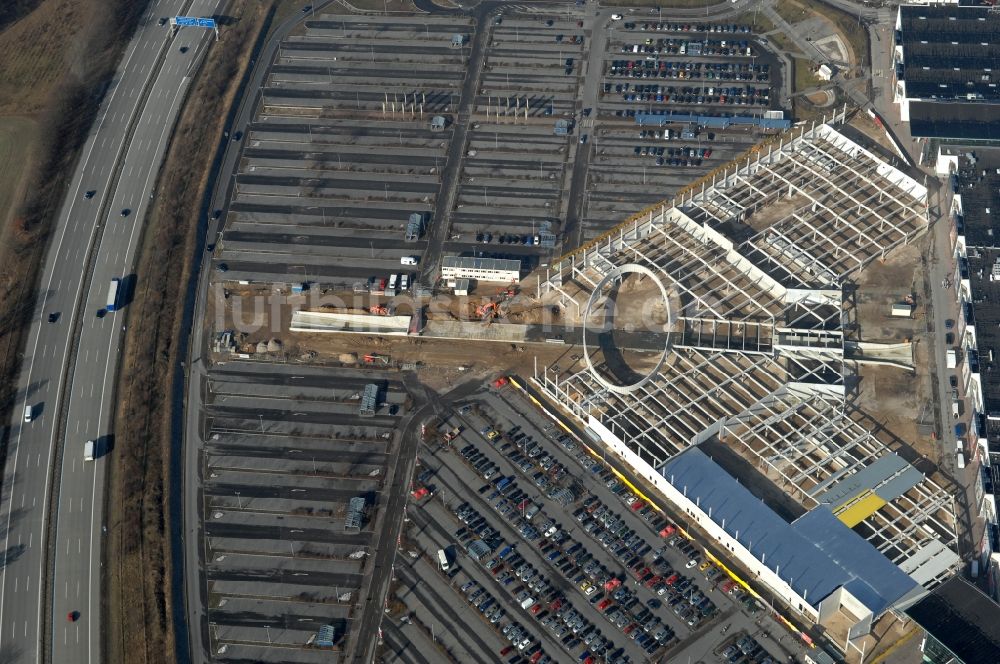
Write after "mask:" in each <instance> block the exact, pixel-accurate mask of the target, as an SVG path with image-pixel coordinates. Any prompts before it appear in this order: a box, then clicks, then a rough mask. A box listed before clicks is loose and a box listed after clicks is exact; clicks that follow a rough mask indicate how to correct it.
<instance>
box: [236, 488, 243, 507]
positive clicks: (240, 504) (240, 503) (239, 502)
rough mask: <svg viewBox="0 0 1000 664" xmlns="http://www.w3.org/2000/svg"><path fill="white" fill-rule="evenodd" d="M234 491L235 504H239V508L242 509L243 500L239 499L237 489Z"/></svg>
mask: <svg viewBox="0 0 1000 664" xmlns="http://www.w3.org/2000/svg"><path fill="white" fill-rule="evenodd" d="M234 493H235V494H236V504H237V505H239V506H240V510H242V509H243V501H242V500H241V499H240V492H239V491H235V492H234Z"/></svg>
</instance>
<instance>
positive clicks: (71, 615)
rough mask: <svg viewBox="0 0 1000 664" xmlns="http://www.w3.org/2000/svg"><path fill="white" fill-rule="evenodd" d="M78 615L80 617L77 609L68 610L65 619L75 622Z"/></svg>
mask: <svg viewBox="0 0 1000 664" xmlns="http://www.w3.org/2000/svg"><path fill="white" fill-rule="evenodd" d="M79 617H80V612H79V611H70V612H69V613H67V614H66V620H68V621H70V622H76V621H77V619H78V618H79Z"/></svg>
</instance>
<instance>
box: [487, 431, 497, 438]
mask: <svg viewBox="0 0 1000 664" xmlns="http://www.w3.org/2000/svg"><path fill="white" fill-rule="evenodd" d="M499 437H500V432H499V431H490V432H489V433H488V434H486V438H488V439H489V440H496V439H497V438H499Z"/></svg>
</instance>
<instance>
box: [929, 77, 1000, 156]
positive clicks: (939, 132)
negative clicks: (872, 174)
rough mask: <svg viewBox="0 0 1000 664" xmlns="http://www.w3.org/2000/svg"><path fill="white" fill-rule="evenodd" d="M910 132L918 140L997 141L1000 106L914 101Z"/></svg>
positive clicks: (999, 128)
mask: <svg viewBox="0 0 1000 664" xmlns="http://www.w3.org/2000/svg"><path fill="white" fill-rule="evenodd" d="M998 68H1000V63H998ZM910 133H911V134H912V135H913V136H914V137H915V138H944V139H971V140H976V141H997V140H1000V104H987V103H984V102H970V103H961V102H948V103H942V102H933V101H931V102H924V101H911V102H910Z"/></svg>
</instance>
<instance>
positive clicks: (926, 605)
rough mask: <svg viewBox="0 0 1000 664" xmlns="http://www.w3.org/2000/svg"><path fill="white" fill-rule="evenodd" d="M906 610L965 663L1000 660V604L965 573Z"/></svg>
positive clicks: (981, 663) (994, 663)
mask: <svg viewBox="0 0 1000 664" xmlns="http://www.w3.org/2000/svg"><path fill="white" fill-rule="evenodd" d="M906 614H907V615H908V616H910V617H911V618H913V620H915V621H916V622H917V624H918V625H920V626H921V627H923V628H924V630H926V631H927V633H928V634H930V635H931V636H933V637H934V638H935V639H937V640H938V641H939V642H940V643H941V644H942V645H944V646H945V647H946V648H948V650H950V651H951V652H952V653H953V654H954V655H955V656H956V657H958V658H959V660H961V662H963V663H964V664H997V662H1000V605H997V604H996V603H995V602H994V601H993V600H991V599H990V598H989V597H987V596H986V595H984V594H983V593H982V592H980V591H979V589H978V588H976V587H975V586H973V585H971V584H970V583H968V582H966V581H965V580H964V579H962V578H961V577H957V576H956V577H953V578H951V579H949V580H947V581H945V582H944V583H942V584H941V585H940V586H938V587H937V588H935V589H934V590H933V591H932V592H930V593H929V594H928V595H927V596H926V597H924V598H923V599H921V600H920V601H919V602H917V603H915V604H914V605H913V606H911V607H910V608H908V609H906Z"/></svg>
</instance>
